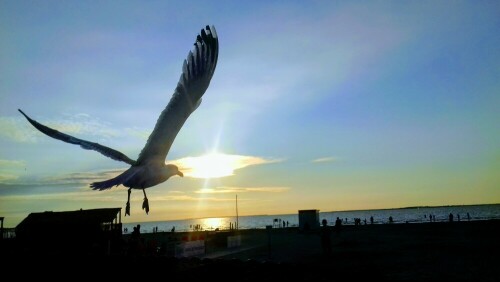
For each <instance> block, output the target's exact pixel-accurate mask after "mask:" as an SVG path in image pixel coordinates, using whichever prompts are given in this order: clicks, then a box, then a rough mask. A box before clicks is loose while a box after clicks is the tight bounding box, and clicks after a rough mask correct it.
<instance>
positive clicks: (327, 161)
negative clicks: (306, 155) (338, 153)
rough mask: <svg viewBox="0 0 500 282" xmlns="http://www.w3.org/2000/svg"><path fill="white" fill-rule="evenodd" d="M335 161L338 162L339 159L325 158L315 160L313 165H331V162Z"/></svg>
mask: <svg viewBox="0 0 500 282" xmlns="http://www.w3.org/2000/svg"><path fill="white" fill-rule="evenodd" d="M334 161H337V158H335V157H324V158H318V159H314V160H312V161H311V162H312V163H330V162H334Z"/></svg>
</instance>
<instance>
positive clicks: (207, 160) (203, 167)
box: [174, 153, 245, 178]
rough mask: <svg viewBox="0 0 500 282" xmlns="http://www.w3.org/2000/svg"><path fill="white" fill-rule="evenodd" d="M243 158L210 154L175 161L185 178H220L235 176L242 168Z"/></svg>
mask: <svg viewBox="0 0 500 282" xmlns="http://www.w3.org/2000/svg"><path fill="white" fill-rule="evenodd" d="M241 157H242V156H238V155H226V154H221V153H209V154H206V155H203V156H199V157H187V158H183V159H179V160H176V161H174V163H175V164H176V165H177V166H178V167H179V169H180V170H181V171H182V172H183V173H184V176H188V177H194V178H219V177H225V176H230V175H233V174H234V170H235V169H238V168H241V167H243V166H245V165H242V158H241Z"/></svg>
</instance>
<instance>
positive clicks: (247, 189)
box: [195, 187, 290, 194]
mask: <svg viewBox="0 0 500 282" xmlns="http://www.w3.org/2000/svg"><path fill="white" fill-rule="evenodd" d="M288 190H290V187H217V188H203V189H200V190H197V191H195V193H198V194H223V193H247V192H266V193H282V192H286V191H288Z"/></svg>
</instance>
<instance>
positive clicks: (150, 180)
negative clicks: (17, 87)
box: [19, 25, 219, 215]
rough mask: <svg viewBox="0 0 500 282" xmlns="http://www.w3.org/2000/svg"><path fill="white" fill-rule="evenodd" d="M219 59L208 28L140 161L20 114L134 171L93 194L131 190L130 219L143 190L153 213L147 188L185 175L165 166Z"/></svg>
mask: <svg viewBox="0 0 500 282" xmlns="http://www.w3.org/2000/svg"><path fill="white" fill-rule="evenodd" d="M218 56H219V40H218V38H217V33H216V31H215V27H214V26H212V27H210V26H208V25H207V26H206V27H205V29H202V30H201V33H200V34H199V35H198V36H197V37H196V42H195V43H194V48H193V50H192V51H190V52H189V54H188V56H187V58H186V59H185V60H184V64H183V66H182V74H181V77H180V79H179V82H178V83H177V87H176V88H175V91H174V94H173V95H172V98H170V102H169V103H168V105H167V107H166V108H165V109H164V110H163V111H162V113H161V114H160V117H159V118H158V121H157V122H156V125H155V128H154V130H153V132H152V133H151V135H149V138H148V141H147V142H146V145H145V146H144V148H143V149H142V151H141V153H140V154H139V158H138V159H137V160H135V161H134V160H132V159H131V158H129V157H127V156H126V155H125V154H123V153H121V152H119V151H117V150H114V149H111V148H109V147H106V146H103V145H100V144H98V143H93V142H90V141H86V140H82V139H78V138H76V137H73V136H71V135H68V134H65V133H62V132H59V131H57V130H55V129H52V128H50V127H47V126H45V125H43V124H40V123H39V122H37V121H35V120H33V119H31V118H30V117H28V116H27V115H26V114H25V113H24V112H23V111H21V110H20V109H19V112H21V114H23V115H24V117H25V118H26V119H27V120H28V121H29V122H30V123H31V124H32V125H33V126H34V127H35V128H36V129H38V130H40V131H41V132H42V133H44V134H46V135H48V136H50V137H52V138H55V139H59V140H61V141H64V142H67V143H71V144H76V145H80V147H82V148H83V149H86V150H94V151H97V152H99V153H101V154H103V155H104V156H106V157H109V158H112V159H113V160H117V161H122V162H125V163H127V164H129V165H131V167H130V168H129V169H128V170H126V171H125V172H123V173H122V174H120V175H118V176H117V177H115V178H112V179H109V180H106V181H101V182H94V183H91V184H90V187H91V188H92V189H93V190H101V191H102V190H106V189H110V188H112V187H114V186H118V185H123V186H125V187H128V188H129V189H128V197H127V205H126V208H125V215H130V193H131V190H132V189H142V192H143V193H144V202H143V204H142V209H144V210H145V211H146V214H148V213H149V203H148V198H147V196H146V191H145V189H146V188H149V187H152V186H155V185H157V184H160V183H163V182H165V181H166V180H167V179H169V178H170V177H172V176H174V175H179V176H181V177H183V176H184V175H183V173H182V172H180V171H179V168H178V167H177V166H175V165H173V164H165V159H166V157H167V154H168V151H169V150H170V147H171V146H172V143H173V142H174V139H175V137H176V136H177V133H179V130H180V129H181V127H182V125H183V124H184V123H185V122H186V120H187V118H188V117H189V115H191V114H192V113H193V112H194V111H195V110H196V109H197V108H198V106H199V105H200V103H201V97H202V96H203V94H204V93H205V91H206V90H207V88H208V85H209V84H210V80H211V79H212V76H213V75H214V72H215V67H216V65H217V58H218Z"/></svg>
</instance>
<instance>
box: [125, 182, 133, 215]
mask: <svg viewBox="0 0 500 282" xmlns="http://www.w3.org/2000/svg"><path fill="white" fill-rule="evenodd" d="M131 190H132V188H130V189H128V198H127V205H126V206H125V216H127V215H128V216H130V193H131V192H132V191H131Z"/></svg>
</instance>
